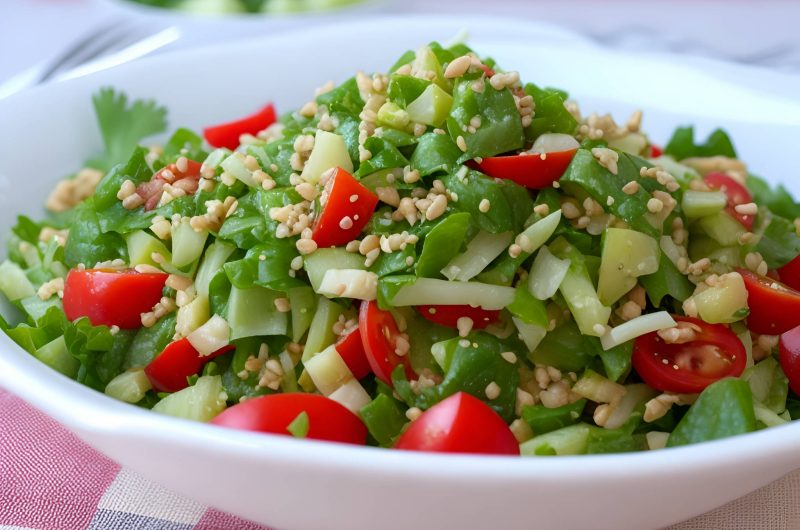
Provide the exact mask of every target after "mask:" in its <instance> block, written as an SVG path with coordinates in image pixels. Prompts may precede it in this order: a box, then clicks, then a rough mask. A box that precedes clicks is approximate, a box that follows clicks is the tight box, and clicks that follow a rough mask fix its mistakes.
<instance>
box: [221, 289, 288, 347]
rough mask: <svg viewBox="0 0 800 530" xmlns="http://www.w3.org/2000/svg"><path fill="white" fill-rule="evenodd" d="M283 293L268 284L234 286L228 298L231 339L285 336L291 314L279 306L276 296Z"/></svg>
mask: <svg viewBox="0 0 800 530" xmlns="http://www.w3.org/2000/svg"><path fill="white" fill-rule="evenodd" d="M280 296H281V293H279V292H277V291H272V290H270V289H265V288H264V287H258V286H256V287H251V288H249V289H238V288H236V287H232V288H231V295H230V298H229V299H228V324H229V325H230V327H231V340H236V339H241V338H243V337H255V336H261V335H285V334H286V332H287V328H288V325H289V318H288V315H287V313H281V312H280V311H278V309H277V308H276V307H275V299H276V298H278V297H280Z"/></svg>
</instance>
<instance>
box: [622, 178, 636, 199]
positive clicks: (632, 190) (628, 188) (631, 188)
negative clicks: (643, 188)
mask: <svg viewBox="0 0 800 530" xmlns="http://www.w3.org/2000/svg"><path fill="white" fill-rule="evenodd" d="M622 191H623V192H624V193H625V194H626V195H634V194H636V192H638V191H639V183H638V182H636V181H635V180H632V181H630V182H628V183H627V184H625V185H624V186H622Z"/></svg>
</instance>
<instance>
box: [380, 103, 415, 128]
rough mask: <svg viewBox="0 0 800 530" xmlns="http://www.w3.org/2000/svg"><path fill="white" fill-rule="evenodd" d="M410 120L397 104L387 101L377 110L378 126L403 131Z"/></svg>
mask: <svg viewBox="0 0 800 530" xmlns="http://www.w3.org/2000/svg"><path fill="white" fill-rule="evenodd" d="M409 121H410V118H409V116H408V112H406V111H405V110H403V109H402V108H400V105H398V104H397V103H392V102H391V101H387V102H386V103H384V104H383V105H382V106H381V108H380V109H378V124H379V125H385V126H387V127H391V128H393V129H400V130H404V129H405V128H406V125H408V122H409Z"/></svg>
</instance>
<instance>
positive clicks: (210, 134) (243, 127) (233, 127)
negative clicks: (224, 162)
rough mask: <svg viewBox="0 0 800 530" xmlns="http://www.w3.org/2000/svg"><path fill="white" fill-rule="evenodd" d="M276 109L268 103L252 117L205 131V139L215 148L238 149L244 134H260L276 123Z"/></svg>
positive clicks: (215, 126)
mask: <svg viewBox="0 0 800 530" xmlns="http://www.w3.org/2000/svg"><path fill="white" fill-rule="evenodd" d="M275 119H276V115H275V107H274V106H273V105H272V103H268V104H267V105H266V106H265V107H263V108H262V109H261V110H259V111H258V112H256V113H255V114H251V115H250V116H246V117H244V118H241V119H238V120H234V121H231V122H228V123H223V124H221V125H213V126H211V127H206V128H205V129H203V138H205V139H206V141H207V142H208V143H209V144H211V145H212V146H214V147H226V148H228V149H236V148H237V147H239V137H240V136H242V135H243V134H253V135H255V134H258V133H259V132H261V131H263V130H264V129H266V128H267V127H269V126H270V125H272V124H273V123H275Z"/></svg>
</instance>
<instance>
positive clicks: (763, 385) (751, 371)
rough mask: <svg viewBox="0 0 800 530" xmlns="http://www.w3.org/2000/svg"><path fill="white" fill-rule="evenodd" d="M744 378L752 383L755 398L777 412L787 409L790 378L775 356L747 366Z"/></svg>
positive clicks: (751, 387) (751, 388)
mask: <svg viewBox="0 0 800 530" xmlns="http://www.w3.org/2000/svg"><path fill="white" fill-rule="evenodd" d="M742 379H744V380H745V381H747V383H748V384H749V385H750V390H751V391H752V392H753V399H754V400H756V401H757V402H759V403H761V404H763V405H764V406H765V407H767V408H768V409H770V410H772V411H773V412H774V413H776V414H780V413H782V412H783V411H784V410H786V397H787V395H788V392H789V386H788V380H787V379H786V375H784V373H783V370H781V367H780V365H779V364H778V361H776V360H775V358H774V357H771V356H770V357H767V358H766V359H764V360H762V361H760V362H759V363H758V364H756V365H755V366H751V367H750V368H747V369H746V370H745V371H744V373H743V374H742Z"/></svg>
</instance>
